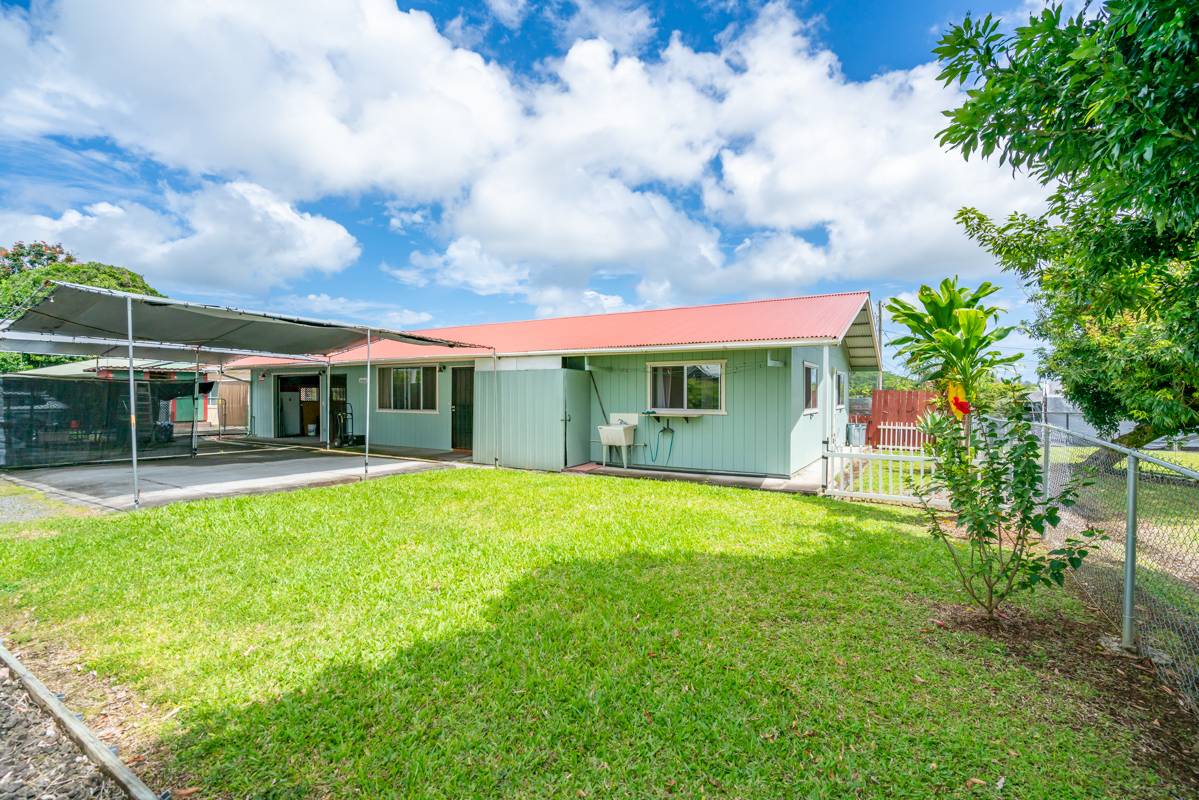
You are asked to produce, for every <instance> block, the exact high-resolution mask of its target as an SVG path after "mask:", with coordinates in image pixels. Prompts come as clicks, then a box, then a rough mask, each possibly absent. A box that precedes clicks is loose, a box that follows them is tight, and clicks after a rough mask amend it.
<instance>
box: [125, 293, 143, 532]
mask: <svg viewBox="0 0 1199 800" xmlns="http://www.w3.org/2000/svg"><path fill="white" fill-rule="evenodd" d="M125 323H126V327H127V328H128V333H129V446H130V448H131V451H132V453H133V458H132V463H133V510H134V511H136V510H137V509H138V508H139V507H140V506H141V487H140V485H139V484H138V480H137V390H136V389H135V388H134V380H133V298H131V297H126V298H125Z"/></svg>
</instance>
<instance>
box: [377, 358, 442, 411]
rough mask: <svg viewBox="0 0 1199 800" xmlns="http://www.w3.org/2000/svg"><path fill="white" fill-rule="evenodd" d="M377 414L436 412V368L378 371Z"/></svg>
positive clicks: (396, 368) (404, 368) (402, 368)
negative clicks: (382, 412) (388, 412)
mask: <svg viewBox="0 0 1199 800" xmlns="http://www.w3.org/2000/svg"><path fill="white" fill-rule="evenodd" d="M379 410H380V411H425V412H436V411H437V367H380V368H379Z"/></svg>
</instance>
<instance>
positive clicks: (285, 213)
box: [0, 181, 359, 291]
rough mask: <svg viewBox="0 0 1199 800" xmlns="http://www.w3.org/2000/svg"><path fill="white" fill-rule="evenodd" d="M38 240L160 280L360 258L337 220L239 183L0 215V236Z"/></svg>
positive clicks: (265, 276) (241, 276)
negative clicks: (159, 202)
mask: <svg viewBox="0 0 1199 800" xmlns="http://www.w3.org/2000/svg"><path fill="white" fill-rule="evenodd" d="M15 239H45V240H48V241H58V242H62V243H63V244H64V245H65V246H66V247H67V249H69V250H72V251H74V252H77V253H80V254H82V255H83V256H84V257H86V258H88V259H92V260H96V261H104V262H108V263H112V264H120V265H122V266H127V267H129V268H130V269H133V270H136V271H138V272H142V273H144V274H145V276H146V278H147V279H148V280H149V281H150V282H151V283H152V284H155V285H157V286H161V287H172V286H176V287H188V286H193V287H194V286H196V285H197V284H198V285H199V286H200V287H201V288H205V289H208V288H227V289H235V290H242V291H259V290H262V289H265V288H270V287H272V286H278V285H281V284H284V283H287V282H288V281H291V280H294V279H296V278H299V277H302V276H305V275H308V274H310V273H313V272H317V273H320V272H324V273H334V272H338V271H340V270H342V269H344V268H345V267H347V266H349V264H351V263H352V262H353V261H354V260H355V259H357V258H358V254H359V247H358V242H357V241H356V240H355V239H354V237H353V236H351V235H350V233H349V232H348V231H347V230H346V229H345V228H343V227H342V226H341V225H340V224H338V223H336V222H334V221H333V220H330V219H326V218H325V217H321V216H317V215H314V214H310V213H307V212H303V211H298V210H297V209H296V208H295V207H294V206H293V205H291V204H289V203H287V202H285V201H283V200H282V199H280V198H279V197H278V196H276V195H274V194H273V193H271V192H270V191H268V190H267V189H264V188H263V187H261V186H258V185H257V184H253V183H247V182H244V181H236V182H231V183H225V184H209V185H206V186H204V187H203V188H201V189H199V190H198V191H196V192H194V193H191V194H171V195H170V196H169V197H168V207H167V209H165V210H157V209H152V208H149V207H147V206H144V205H141V204H139V203H123V204H115V203H106V202H102V203H93V204H91V205H88V206H85V207H83V208H79V209H74V208H72V209H68V210H66V211H64V212H63V213H62V214H60V215H58V216H46V215H42V214H28V213H20V212H12V211H4V212H0V241H12V240H15Z"/></svg>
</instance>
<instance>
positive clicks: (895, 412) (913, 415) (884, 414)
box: [851, 389, 937, 447]
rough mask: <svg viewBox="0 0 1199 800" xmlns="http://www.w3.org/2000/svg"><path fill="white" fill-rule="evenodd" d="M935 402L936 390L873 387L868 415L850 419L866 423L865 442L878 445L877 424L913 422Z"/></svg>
mask: <svg viewBox="0 0 1199 800" xmlns="http://www.w3.org/2000/svg"><path fill="white" fill-rule="evenodd" d="M936 402H937V393H936V392H927V391H921V390H915V389H914V390H910V391H908V390H901V389H875V390H874V396H873V399H872V400H871V405H870V411H871V413H870V416H869V417H866V418H863V417H859V418H858V419H854V420H851V422H858V421H861V422H865V423H866V443H867V444H869V445H871V446H872V447H878V446H879V427H878V426H879V425H880V424H882V423H884V422H889V423H900V422H901V423H908V424H911V423H914V422H915V421H916V420H918V419H920V417H921V416H922V415H923V414H924V412H925V411H927V410H928V407H929V406H931V405H933V404H934V403H936Z"/></svg>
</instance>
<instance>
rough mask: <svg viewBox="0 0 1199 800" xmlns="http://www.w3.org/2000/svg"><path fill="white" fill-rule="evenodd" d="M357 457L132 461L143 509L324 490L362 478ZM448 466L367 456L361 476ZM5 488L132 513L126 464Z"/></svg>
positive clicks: (49, 475)
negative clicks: (26, 489)
mask: <svg viewBox="0 0 1199 800" xmlns="http://www.w3.org/2000/svg"><path fill="white" fill-rule="evenodd" d="M362 461H363V459H362V456H361V455H355V454H352V453H337V452H326V451H323V450H310V449H306V448H296V447H262V446H243V447H240V448H236V449H234V450H233V451H232V452H230V450H229V449H228V448H226V449H225V450H223V451H222V452H219V453H215V454H211V455H200V456H197V457H196V458H191V457H188V456H183V457H178V458H164V459H156V460H150V461H142V462H139V465H138V476H139V479H140V483H141V503H142V505H143V506H152V505H163V504H166V503H173V502H178V501H181V500H198V499H202V498H207V497H225V496H229V495H240V494H255V493H260V492H272V491H279V490H282V489H297V488H301V487H305V486H325V485H330V484H336V483H346V482H351V481H356V480H361V479H362V478H363V468H362V467H363V464H362ZM452 468H453V466H452V465H450V464H444V463H436V462H429V461H417V460H410V459H401V458H388V457H385V456H375V455H373V454H372V455H371V459H370V469H369V473H368V477H371V478H378V477H383V476H387V475H401V474H406V473H413V472H424V471H426V470H432V469H452ZM6 477H7V478H8V479H9V480H11V481H12V482H14V483H16V484H18V485H23V486H27V487H29V488H31V489H36V490H38V491H40V492H45V493H46V494H47V495H49V496H50V497H53V498H59V499H63V500H66V501H68V502H73V503H77V504H81V505H86V506H93V507H98V508H102V509H109V510H126V509H129V508H132V507H133V486H132V473H131V471H130V468H129V463H128V462H117V463H111V464H87V465H82V466H73V467H46V468H42V469H31V470H14V471H11V472H8V473H7V474H6Z"/></svg>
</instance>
